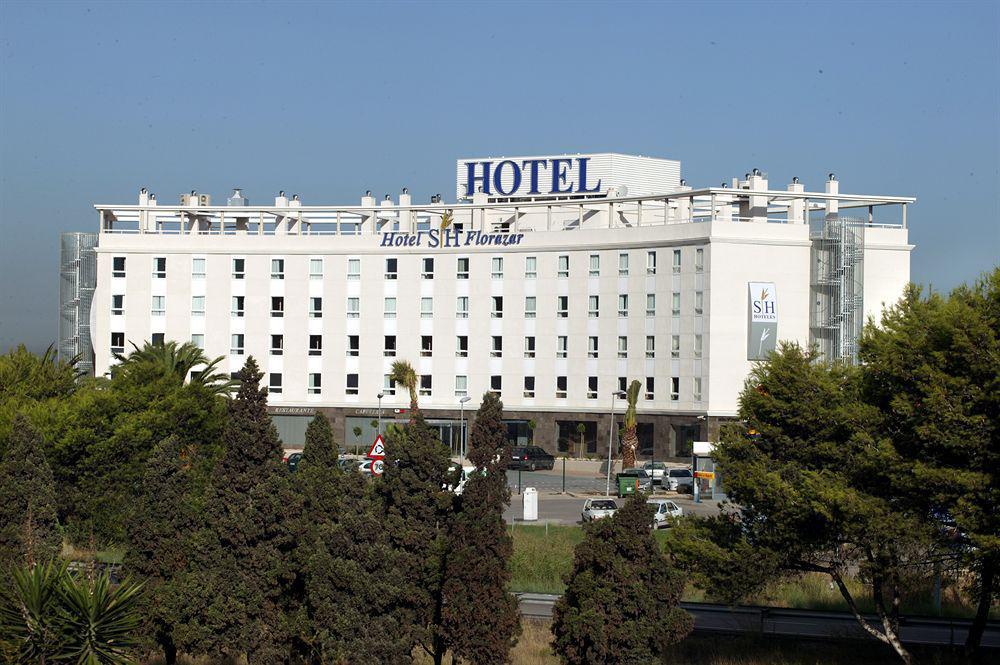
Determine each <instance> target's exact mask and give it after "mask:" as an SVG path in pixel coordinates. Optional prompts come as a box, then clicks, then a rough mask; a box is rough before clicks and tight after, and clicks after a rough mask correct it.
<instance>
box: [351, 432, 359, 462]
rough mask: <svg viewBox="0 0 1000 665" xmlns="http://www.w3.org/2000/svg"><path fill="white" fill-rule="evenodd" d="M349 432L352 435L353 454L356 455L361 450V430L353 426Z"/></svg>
mask: <svg viewBox="0 0 1000 665" xmlns="http://www.w3.org/2000/svg"><path fill="white" fill-rule="evenodd" d="M351 431H352V432H353V433H354V454H355V455H357V454H360V453H359V451H360V450H361V428H360V427H359V426H357V425H355V426H354V429H353V430H351Z"/></svg>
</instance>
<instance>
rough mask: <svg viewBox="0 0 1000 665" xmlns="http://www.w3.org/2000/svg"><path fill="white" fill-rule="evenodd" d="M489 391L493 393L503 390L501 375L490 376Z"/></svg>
mask: <svg viewBox="0 0 1000 665" xmlns="http://www.w3.org/2000/svg"><path fill="white" fill-rule="evenodd" d="M490 391H491V392H495V393H500V392H502V391H503V377H502V376H500V375H499V374H494V375H492V376H491V377H490Z"/></svg>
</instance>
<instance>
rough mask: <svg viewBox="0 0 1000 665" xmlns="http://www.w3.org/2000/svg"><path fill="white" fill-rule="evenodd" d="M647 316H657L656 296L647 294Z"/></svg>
mask: <svg viewBox="0 0 1000 665" xmlns="http://www.w3.org/2000/svg"><path fill="white" fill-rule="evenodd" d="M646 316H656V294H655V293H647V294H646Z"/></svg>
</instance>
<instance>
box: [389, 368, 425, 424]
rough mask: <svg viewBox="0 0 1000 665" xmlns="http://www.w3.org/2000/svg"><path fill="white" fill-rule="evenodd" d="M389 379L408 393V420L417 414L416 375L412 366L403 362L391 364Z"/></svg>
mask: <svg viewBox="0 0 1000 665" xmlns="http://www.w3.org/2000/svg"><path fill="white" fill-rule="evenodd" d="M389 377H390V378H391V379H392V380H393V381H394V382H396V383H398V384H399V385H401V386H403V387H404V388H406V389H407V390H409V391H410V419H413V417H414V416H416V414H417V409H418V407H417V373H416V371H415V370H414V369H413V365H411V364H410V363H409V362H407V361H405V360H397V361H396V362H394V363H392V371H391V372H390V373H389Z"/></svg>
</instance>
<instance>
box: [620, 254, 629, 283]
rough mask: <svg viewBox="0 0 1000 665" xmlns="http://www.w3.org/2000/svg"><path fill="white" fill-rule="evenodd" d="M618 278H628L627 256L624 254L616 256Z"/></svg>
mask: <svg viewBox="0 0 1000 665" xmlns="http://www.w3.org/2000/svg"><path fill="white" fill-rule="evenodd" d="M618 276H619V277H628V254H626V253H624V252H623V253H621V254H619V255H618Z"/></svg>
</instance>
